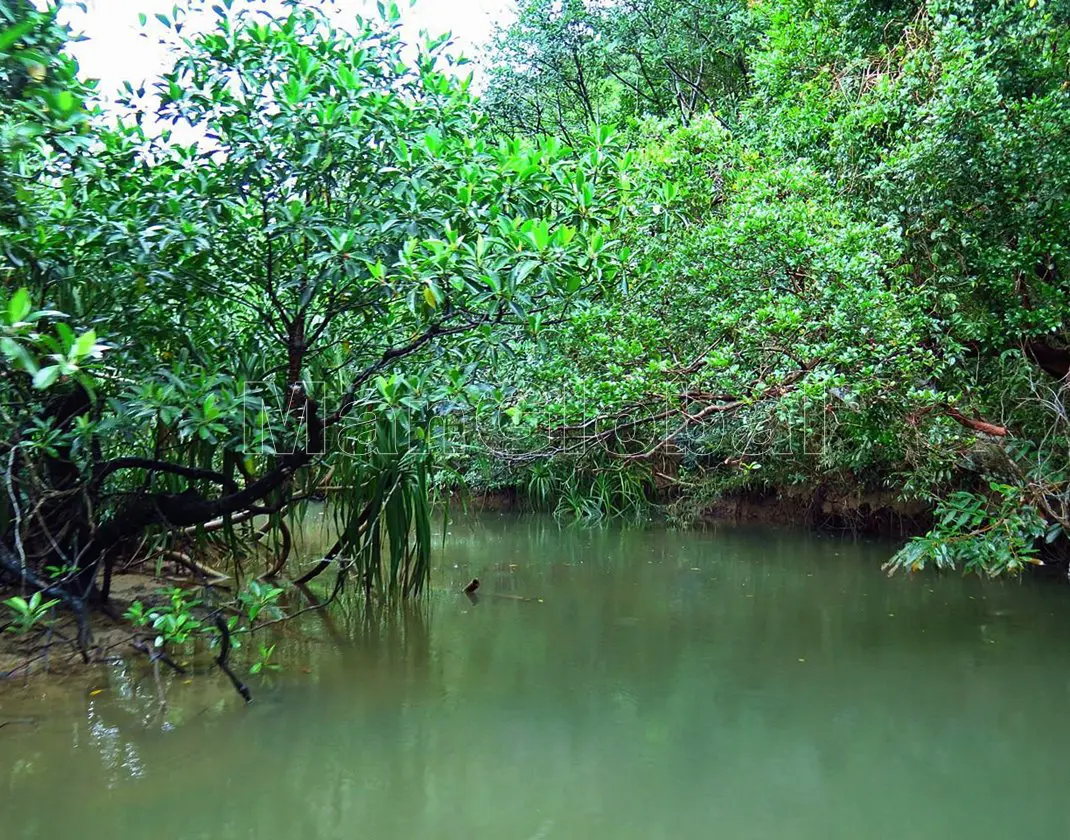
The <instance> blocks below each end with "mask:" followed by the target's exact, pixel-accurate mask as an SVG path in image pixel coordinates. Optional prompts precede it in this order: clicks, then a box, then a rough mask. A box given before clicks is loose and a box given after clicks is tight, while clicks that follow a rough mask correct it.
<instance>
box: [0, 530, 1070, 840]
mask: <svg viewBox="0 0 1070 840" xmlns="http://www.w3.org/2000/svg"><path fill="white" fill-rule="evenodd" d="M451 531H452V534H451V535H450V537H449V538H448V541H447V545H446V548H445V550H444V551H443V552H442V553H441V554H440V560H439V569H438V571H437V573H436V579H435V586H436V592H435V593H433V594H432V596H431V597H430V599H429V602H428V603H427V604H426V605H425V606H424V608H422V609H417V610H413V611H411V612H409V613H407V614H406V615H404V616H401V617H400V618H398V619H397V620H396V621H378V622H375V621H373V622H363V621H362V620H361V617H360V615H359V613H358V612H356V611H354V610H352V609H342V610H340V611H338V612H337V613H336V614H335V615H334V617H333V621H332V622H327V623H325V622H322V621H321V620H320V619H319V618H314V619H313V620H312V623H309V624H307V625H306V627H305V635H303V636H301V637H300V638H298V637H295V638H292V639H290V640H288V641H287V640H284V641H283V642H282V643H281V644H280V650H282V651H283V654H282V659H281V661H283V662H284V663H285V665H286V668H285V670H283V671H282V672H280V673H278V674H274V675H271V676H269V677H266V678H264V677H253V678H250V684H251V686H252V687H253V690H254V692H255V693H256V696H257V699H256V701H255V702H254V704H253V705H252V706H250V707H249V708H242V707H241V705H240V703H239V702H237V701H236V698H232V696H231V693H230V691H229V688H227V687H226V686H225V684H223V683H222V682H221V681H219V680H218V679H217V678H216V677H198V678H197V679H195V680H193V682H192V683H191V684H189V685H186V684H184V683H183V681H182V679H181V678H173V679H171V680H170V682H171V685H170V688H169V699H170V707H169V709H168V710H167V711H166V712H165V713H164V714H163V715H160V714H158V713H157V712H156V711H155V704H154V701H153V697H154V694H155V691H154V688H153V686H152V682H151V680H149V679H146V678H144V676H143V675H142V676H140V677H139V676H138V675H137V674H136V673H134V672H131V671H126V670H120V669H117V670H116V671H115V672H114V673H113V674H112V675H111V676H110V678H108V679H103V678H102V680H101V681H100V684H99V685H97V686H96V687H95V688H94V687H89V688H87V689H86V690H84V691H83V690H79V691H78V692H75V693H74V695H73V696H71V693H70V692H67V693H62V692H58V690H54V689H48V696H46V697H45V698H44V699H43V700H42V701H36V700H35V701H34V703H35V704H36V705H35V706H33V708H34V709H35V710H36V711H35V715H36V720H35V722H34V723H16V724H12V725H8V726H6V727H4V728H0V836H2V837H3V838H5V840H23V839H24V838H27V839H28V838H33V840H59V838H66V837H77V838H80V840H95V838H101V840H104V838H107V840H126V838H131V840H133V838H138V840H144V838H147V837H160V838H167V840H193V839H194V838H198V839H199V838H205V840H209V838H210V840H223V838H228V840H229V838H257V840H293V838H317V840H319V839H320V838H322V839H323V840H328V839H333V838H346V840H350V838H361V837H367V838H398V839H399V840H400V839H401V838H405V839H406V840H408V838H421V839H422V838H443V840H447V839H448V840H455V839H457V838H517V840H535V838H575V839H576V840H580V839H581V838H583V839H584V840H587V839H588V838H592V839H595V840H597V839H600V838H606V840H608V839H609V838H613V840H623V839H624V838H637V839H638V838H643V840H654V838H673V840H678V839H679V838H700V837H701V838H705V837H723V838H777V840H780V838H794V839H795V840H799V839H800V838H802V839H803V840H806V838H821V840H827V839H828V838H845V840H846V839H847V838H849V840H857V838H897V840H898V839H899V838H941V840H943V839H944V838H949V837H969V838H971V840H979V839H980V838H1008V837H1016V838H1017V837H1021V838H1063V837H1068V836H1070V799H1068V798H1067V795H1066V791H1067V788H1068V782H1067V771H1066V757H1067V756H1068V755H1070V645H1068V641H1067V630H1068V619H1070V603H1068V598H1070V591H1068V590H1067V589H1064V588H1063V587H1060V586H1058V585H1039V584H1036V583H1026V584H1017V583H1002V584H984V583H982V582H979V581H975V580H963V579H961V578H958V577H942V578H938V577H928V578H914V579H893V580H890V581H889V580H888V579H886V578H885V577H884V576H883V575H882V574H881V573H880V571H879V565H880V562H881V561H882V560H883V559H885V558H886V557H887V554H888V552H889V547H888V546H887V545H883V544H872V543H871V544H865V543H862V544H859V543H850V542H842V541H837V540H831V539H818V538H814V537H810V536H807V535H800V534H795V533H791V532H783V531H764V532H761V531H739V530H722V531H719V532H710V533H699V534H697V533H668V532H659V531H619V530H608V531H584V530H568V529H566V530H560V529H558V527H557V526H556V525H555V524H554V523H553V522H549V521H546V520H525V519H521V520H517V519H513V518H507V517H494V518H485V519H479V520H476V521H474V522H471V523H467V524H455V525H453V526H451ZM472 576H478V577H479V578H480V579H481V580H482V581H483V589H482V590H481V592H483V593H485V594H484V597H482V598H481V599H480V600H479V602H478V603H477V604H474V605H473V604H471V603H469V602H468V600H467V599H466V598H465V597H464V596H463V595H460V594H456V590H457V589H458V588H459V587H460V586H462V585H463V583H465V582H467V580H468V579H470V578H471V577H472ZM507 594H510V595H518V596H523V597H524V598H528V599H532V600H519V599H516V598H504V597H497V596H500V595H507ZM34 690H37V689H32V688H31V689H30V691H31V692H32V691H34ZM39 691H44V689H39ZM92 691H97V692H99V693H96V694H93V693H91V692H92ZM12 697H13V695H12V693H11V692H10V691H8V692H7V693H0V704H4V703H5V702H6V705H7V706H8V708H7V709H2V708H0V721H3V720H4V719H5V716H7V717H8V718H10V716H11V715H12V714H26V707H27V705H28V704H27V702H26V700H27V698H26V697H25V696H23V697H22V698H21V699H18V698H17V696H16V698H15V699H12ZM30 705H32V704H30Z"/></svg>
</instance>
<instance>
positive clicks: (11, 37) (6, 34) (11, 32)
mask: <svg viewBox="0 0 1070 840" xmlns="http://www.w3.org/2000/svg"><path fill="white" fill-rule="evenodd" d="M33 25H34V21H33V19H32V18H31V19H30V20H24V21H22V22H21V23H16V24H15V25H14V26H9V27H8V28H7V29H5V30H4V31H3V32H0V53H2V52H7V51H8V49H9V48H10V47H11V46H12V45H13V44H14V43H15V42H16V41H18V40H19V39H20V38H21V37H22V36H23V35H25V34H26V33H27V32H29V31H30V30H31V29H33Z"/></svg>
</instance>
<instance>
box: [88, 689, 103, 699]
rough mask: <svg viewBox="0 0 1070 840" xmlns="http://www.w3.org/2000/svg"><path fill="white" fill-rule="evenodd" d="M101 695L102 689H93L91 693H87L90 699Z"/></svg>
mask: <svg viewBox="0 0 1070 840" xmlns="http://www.w3.org/2000/svg"><path fill="white" fill-rule="evenodd" d="M103 693H104V689H103V688H94V689H93V690H92V691H90V692H89V696H90V697H96V696H97V695H98V694H103Z"/></svg>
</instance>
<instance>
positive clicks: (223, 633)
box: [215, 615, 253, 703]
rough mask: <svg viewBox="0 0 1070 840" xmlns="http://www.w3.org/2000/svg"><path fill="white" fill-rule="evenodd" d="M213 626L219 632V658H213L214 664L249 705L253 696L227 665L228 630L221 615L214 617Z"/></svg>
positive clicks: (228, 650) (228, 648)
mask: <svg viewBox="0 0 1070 840" xmlns="http://www.w3.org/2000/svg"><path fill="white" fill-rule="evenodd" d="M215 626H216V629H218V630H219V656H217V657H216V658H215V663H216V665H218V666H219V670H220V671H222V672H223V673H224V674H226V675H227V677H228V678H229V679H230V682H231V685H233V686H234V690H235V691H237V692H238V694H240V695H241V696H242V698H243V699H244V700H245V702H246V703H251V702H253V695H252V694H251V693H250V691H249V687H248V686H247V685H246V684H245V683H243V682H242V681H241V680H239V679H238V677H237V675H236V674H235V673H234V672H233V671H232V670H230V666H229V665H228V664H227V658H228V657H229V656H230V628H229V627H227V623H226V622H225V621H224V620H223V617H222V616H221V615H217V616H216V617H215Z"/></svg>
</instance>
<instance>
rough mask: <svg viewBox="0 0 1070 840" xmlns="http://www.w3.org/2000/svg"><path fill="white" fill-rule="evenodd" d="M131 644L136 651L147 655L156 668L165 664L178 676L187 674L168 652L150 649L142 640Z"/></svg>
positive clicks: (135, 640) (136, 640)
mask: <svg viewBox="0 0 1070 840" xmlns="http://www.w3.org/2000/svg"><path fill="white" fill-rule="evenodd" d="M130 644H131V645H132V646H133V648H134V650H137V651H140V652H141V653H143V654H145V655H146V656H147V657H148V658H149V661H150V662H151V663H152V664H153V665H154V666H158V665H159V663H160V662H163V663H164V665H166V666H167V667H168V668H170V669H171V670H172V671H174V672H175V673H176V674H185V673H186V669H185V668H183V667H182V666H181V665H179V664H178V663H177V662H175V660H173V659H172V658H171V657H170V656H168V655H167V651H163V650H158V649H156V648H152V647H149V645H148V644H147V643H146V642H145V641H144V640H142V639H134V641H132V642H131V643H130Z"/></svg>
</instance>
